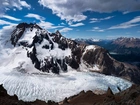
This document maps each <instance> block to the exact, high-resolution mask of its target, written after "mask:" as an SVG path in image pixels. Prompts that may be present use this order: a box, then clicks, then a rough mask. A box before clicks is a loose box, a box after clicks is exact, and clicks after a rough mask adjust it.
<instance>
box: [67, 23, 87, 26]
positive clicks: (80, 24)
mask: <svg viewBox="0 0 140 105" xmlns="http://www.w3.org/2000/svg"><path fill="white" fill-rule="evenodd" d="M69 25H70V26H71V27H79V26H83V25H85V24H84V23H76V24H69Z"/></svg>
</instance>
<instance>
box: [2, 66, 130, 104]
mask: <svg viewBox="0 0 140 105" xmlns="http://www.w3.org/2000/svg"><path fill="white" fill-rule="evenodd" d="M0 84H3V85H4V88H5V89H6V90H7V92H8V94H10V95H14V94H16V95H17V96H18V98H19V99H20V100H24V101H35V100H36V99H39V100H43V101H46V102H47V101H48V100H53V101H56V102H60V101H62V100H63V99H64V98H65V97H70V96H73V95H76V94H78V93H79V92H81V91H82V90H85V91H88V90H92V91H94V90H104V91H106V90H107V88H108V87H110V88H111V89H112V90H113V92H114V93H117V92H119V90H118V89H117V87H120V89H121V90H125V89H127V88H128V87H130V86H131V83H130V82H128V81H126V80H123V79H120V78H117V77H112V76H105V75H101V74H98V73H91V72H76V71H71V72H68V73H61V74H60V75H54V74H28V73H20V72H18V71H16V70H8V68H0Z"/></svg>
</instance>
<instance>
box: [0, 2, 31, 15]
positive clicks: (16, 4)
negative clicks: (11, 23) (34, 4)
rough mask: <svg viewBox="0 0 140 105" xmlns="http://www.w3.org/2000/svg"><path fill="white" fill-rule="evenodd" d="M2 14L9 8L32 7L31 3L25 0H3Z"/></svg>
mask: <svg viewBox="0 0 140 105" xmlns="http://www.w3.org/2000/svg"><path fill="white" fill-rule="evenodd" d="M0 2H1V5H0V14H3V13H5V12H6V11H7V10H9V9H13V8H16V9H19V10H22V8H23V7H25V8H28V9H30V8H31V5H29V4H27V2H26V1H24V0H22V1H21V0H1V1H0Z"/></svg>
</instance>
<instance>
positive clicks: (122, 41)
mask: <svg viewBox="0 0 140 105" xmlns="http://www.w3.org/2000/svg"><path fill="white" fill-rule="evenodd" d="M75 41H76V42H80V43H86V44H89V45H92V44H94V45H99V46H102V47H104V48H105V49H107V50H109V51H110V52H115V53H119V54H136V55H138V54H139V52H140V39H139V38H133V37H131V38H127V37H120V38H117V39H112V40H98V41H94V40H91V39H75Z"/></svg>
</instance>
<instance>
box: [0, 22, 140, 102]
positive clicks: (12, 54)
mask: <svg viewBox="0 0 140 105" xmlns="http://www.w3.org/2000/svg"><path fill="white" fill-rule="evenodd" d="M0 33H1V34H0V45H1V46H0V50H1V52H0V55H1V56H0V59H1V60H0V84H3V86H4V88H5V89H6V90H7V92H8V94H10V95H14V94H16V95H17V96H18V98H19V99H20V100H24V101H34V100H36V99H40V100H44V101H48V100H53V101H56V102H59V101H62V100H63V99H64V98H65V97H70V96H72V95H75V94H78V93H79V92H80V91H82V90H85V91H88V90H92V91H96V90H98V91H100V90H102V91H106V90H107V88H108V87H110V88H111V89H112V91H113V92H114V93H117V92H119V89H118V87H119V88H120V89H121V90H125V89H127V88H128V87H130V86H131V85H132V83H131V82H133V83H136V84H140V79H139V77H140V71H139V69H138V68H137V67H135V66H132V65H129V64H126V63H122V62H119V61H117V60H115V59H113V58H112V57H111V56H110V55H109V53H108V51H107V50H105V49H104V48H102V47H99V46H97V45H85V44H79V43H77V42H76V41H74V40H71V39H68V38H65V37H64V36H62V35H61V33H60V32H59V31H56V32H55V33H50V32H48V31H46V30H44V29H42V28H41V27H40V26H38V25H37V24H32V23H30V24H28V23H20V24H18V25H17V26H12V27H9V26H7V27H5V29H3V31H1V32H0ZM104 74H105V75H104ZM115 76H117V77H115ZM118 77H121V78H118ZM122 78H123V79H122ZM124 79H125V80H124ZM127 80H129V81H130V82H129V81H127ZM62 92H63V94H62ZM56 94H57V95H56Z"/></svg>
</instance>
